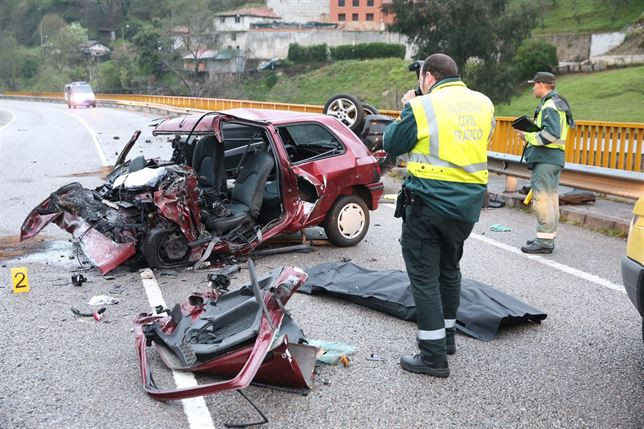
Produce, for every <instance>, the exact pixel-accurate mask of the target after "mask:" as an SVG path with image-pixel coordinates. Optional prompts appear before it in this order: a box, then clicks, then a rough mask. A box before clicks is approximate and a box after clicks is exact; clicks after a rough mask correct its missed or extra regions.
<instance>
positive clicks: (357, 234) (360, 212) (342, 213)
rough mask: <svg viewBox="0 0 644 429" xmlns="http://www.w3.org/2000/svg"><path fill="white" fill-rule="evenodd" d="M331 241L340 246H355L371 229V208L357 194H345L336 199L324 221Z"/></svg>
mask: <svg viewBox="0 0 644 429" xmlns="http://www.w3.org/2000/svg"><path fill="white" fill-rule="evenodd" d="M324 230H325V231H326V235H327V237H328V238H329V241H330V242H331V243H332V244H334V245H336V246H340V247H348V246H355V245H356V244H358V243H359V242H360V241H362V239H363V238H364V236H365V235H366V234H367V231H368V230H369V208H368V207H367V204H365V202H364V200H363V199H362V198H360V197H358V196H355V195H343V196H341V197H340V198H338V199H337V200H336V202H335V203H334V204H333V207H331V210H330V211H329V213H328V214H327V217H326V219H325V221H324Z"/></svg>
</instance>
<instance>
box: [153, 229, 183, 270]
mask: <svg viewBox="0 0 644 429" xmlns="http://www.w3.org/2000/svg"><path fill="white" fill-rule="evenodd" d="M141 253H143V257H144V258H145V261H146V262H147V263H148V266H149V267H150V268H171V267H177V266H181V265H185V264H186V263H187V262H188V257H189V256H190V247H189V246H188V241H187V240H186V237H185V236H184V235H183V233H182V232H181V230H179V228H170V229H168V228H153V229H152V230H150V231H149V232H148V233H147V235H146V236H145V238H144V239H143V243H141Z"/></svg>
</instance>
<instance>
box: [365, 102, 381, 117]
mask: <svg viewBox="0 0 644 429" xmlns="http://www.w3.org/2000/svg"><path fill="white" fill-rule="evenodd" d="M362 110H364V115H365V116H369V115H379V114H380V112H379V111H378V109H376V108H375V107H374V106H372V105H371V104H365V103H362Z"/></svg>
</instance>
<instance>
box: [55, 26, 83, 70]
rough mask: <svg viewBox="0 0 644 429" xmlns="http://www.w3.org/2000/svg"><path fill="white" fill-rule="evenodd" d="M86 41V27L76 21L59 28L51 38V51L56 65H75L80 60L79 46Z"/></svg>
mask: <svg viewBox="0 0 644 429" xmlns="http://www.w3.org/2000/svg"><path fill="white" fill-rule="evenodd" d="M87 41H88V36H87V29H86V28H85V27H83V26H82V25H80V24H79V23H77V22H74V23H71V24H69V25H67V26H65V27H63V28H61V29H60V31H59V32H58V34H57V35H56V37H54V40H53V53H54V57H55V59H56V63H57V65H58V66H59V67H60V68H62V67H63V66H64V65H75V64H77V63H79V62H80V60H81V55H80V48H81V46H82V45H83V44H86V43H87Z"/></svg>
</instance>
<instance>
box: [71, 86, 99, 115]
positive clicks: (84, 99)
mask: <svg viewBox="0 0 644 429" xmlns="http://www.w3.org/2000/svg"><path fill="white" fill-rule="evenodd" d="M63 92H64V93H65V103H67V107H68V108H70V109H71V108H73V107H78V106H87V107H90V106H92V107H96V96H95V95H94V91H93V90H92V87H91V86H90V84H89V83H87V82H72V83H68V84H67V85H65V89H64V90H63Z"/></svg>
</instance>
